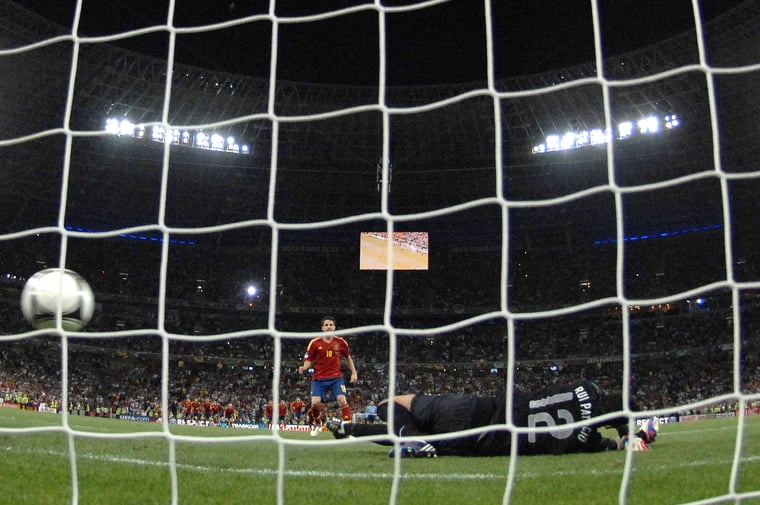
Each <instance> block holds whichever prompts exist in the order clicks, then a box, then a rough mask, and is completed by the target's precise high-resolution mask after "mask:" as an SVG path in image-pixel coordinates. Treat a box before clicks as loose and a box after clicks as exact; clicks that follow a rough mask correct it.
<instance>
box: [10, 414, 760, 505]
mask: <svg viewBox="0 0 760 505" xmlns="http://www.w3.org/2000/svg"><path fill="white" fill-rule="evenodd" d="M69 421H70V427H71V431H67V430H64V429H63V425H62V422H63V418H62V416H60V415H53V414H40V413H36V412H28V411H21V410H16V409H7V408H6V409H0V451H1V453H0V503H9V504H10V503H12V504H14V505H53V504H55V505H60V504H77V505H102V504H127V503H128V504H130V505H141V504H143V505H152V504H156V505H158V504H160V505H165V504H166V505H168V504H171V503H172V489H176V490H177V500H176V503H177V504H181V505H214V504H219V505H222V504H224V505H230V504H240V503H257V504H270V503H271V504H276V503H278V502H279V503H285V504H302V503H309V504H315V503H335V504H362V505H375V504H378V505H379V504H388V503H397V504H410V505H411V504H414V505H416V504H428V503H429V504H435V505H444V504H458V505H459V504H467V505H485V504H503V503H505V499H504V493H505V490H506V489H507V488H508V483H509V481H508V478H507V475H508V471H509V467H510V458H508V457H499V458H455V457H441V458H437V459H404V460H399V461H398V463H400V468H399V469H398V470H399V472H398V474H397V475H398V477H397V478H394V475H395V473H394V470H395V464H396V463H397V462H396V460H394V459H392V458H388V456H387V454H388V450H387V448H385V447H381V446H379V445H376V444H372V443H369V442H365V441H358V440H353V441H348V442H347V441H336V440H334V439H333V438H332V436H331V435H330V434H329V433H323V434H322V435H321V436H320V437H317V438H311V437H309V435H308V433H304V432H280V433H274V432H269V431H246V432H242V431H240V430H232V429H223V428H198V427H176V426H174V427H172V428H171V431H170V435H169V436H167V435H166V434H165V433H164V432H163V428H162V426H161V425H158V424H146V423H138V422H130V421H116V420H110V419H95V418H83V417H69ZM738 427H739V423H738V421H737V419H720V420H714V421H700V422H695V423H682V424H666V425H662V428H661V430H660V436H659V437H658V440H657V442H656V443H655V444H654V445H653V449H652V451H649V452H640V453H631V456H632V459H631V466H630V470H631V474H630V476H631V478H630V480H629V481H627V485H625V486H623V487H622V491H621V484H622V483H624V482H625V480H624V478H623V477H624V470H625V465H626V453H625V452H623V451H618V452H610V453H603V454H584V455H566V456H529V457H520V458H518V460H517V461H516V465H515V470H516V473H515V475H514V479H513V480H512V481H511V487H509V489H510V490H511V494H510V495H509V496H508V501H507V502H506V503H513V504H550V503H551V504H584V505H589V504H615V503H627V504H646V505H653V504H659V505H662V504H671V503H672V504H676V503H688V502H700V501H703V500H708V499H712V500H713V501H707V502H706V503H741V504H742V505H747V504H753V505H758V504H760V416H755V417H749V418H746V419H745V423H744V428H743V444H742V447H741V458H740V459H739V461H738V465H737V466H736V467H734V454H735V452H736V450H737V433H738V429H737V428H738ZM278 441H282V442H283V443H282V444H278V443H277V442H278ZM73 470H75V471H73ZM172 470H173V471H172ZM394 490H395V491H397V493H398V494H397V499H396V501H395V502H391V494H392V492H393V491H394ZM731 493H733V498H734V499H736V498H738V500H732V499H730V498H729V496H730V495H731ZM716 497H717V498H721V497H722V499H718V500H716Z"/></svg>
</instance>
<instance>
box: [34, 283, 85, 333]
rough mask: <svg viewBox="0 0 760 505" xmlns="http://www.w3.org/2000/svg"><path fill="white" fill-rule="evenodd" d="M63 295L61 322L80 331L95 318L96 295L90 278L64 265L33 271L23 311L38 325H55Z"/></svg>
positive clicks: (71, 328) (49, 326) (65, 326)
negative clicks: (64, 267)
mask: <svg viewBox="0 0 760 505" xmlns="http://www.w3.org/2000/svg"><path fill="white" fill-rule="evenodd" d="M59 298H60V310H61V326H62V328H63V329H64V330H66V331H79V330H81V329H82V328H84V327H85V326H86V325H87V323H89V322H90V319H92V314H93V312H94V311H95V295H93V293H92V288H90V285H89V284H87V281H86V280H84V278H83V277H82V276H81V275H79V274H78V273H76V272H74V271H73V270H66V269H62V268H46V269H45V270H40V271H39V272H37V273H36V274H34V275H32V276H31V277H30V278H29V280H28V281H26V285H25V286H24V289H23V290H22V291H21V312H23V313H24V318H25V319H26V320H27V321H28V322H29V324H31V325H32V326H34V327H35V328H37V329H45V328H55V327H56V314H57V313H58V303H59V302H58V300H59Z"/></svg>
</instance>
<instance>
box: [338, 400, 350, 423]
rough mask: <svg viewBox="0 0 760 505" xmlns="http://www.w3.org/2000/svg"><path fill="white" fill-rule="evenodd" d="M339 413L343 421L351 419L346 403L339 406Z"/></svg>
mask: <svg viewBox="0 0 760 505" xmlns="http://www.w3.org/2000/svg"><path fill="white" fill-rule="evenodd" d="M340 415H341V417H342V418H343V420H344V421H350V420H351V407H349V406H348V403H347V404H345V405H343V406H342V407H341V408H340Z"/></svg>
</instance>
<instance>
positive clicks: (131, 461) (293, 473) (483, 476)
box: [3, 447, 760, 481]
mask: <svg viewBox="0 0 760 505" xmlns="http://www.w3.org/2000/svg"><path fill="white" fill-rule="evenodd" d="M3 451H4V452H11V453H14V454H19V453H21V454H38V455H44V456H54V457H60V458H68V457H69V455H68V453H64V452H60V451H19V450H18V449H17V448H12V447H5V448H3ZM77 457H78V458H83V459H88V460H90V461H101V462H106V463H118V464H126V465H135V466H155V467H168V466H169V462H167V461H151V460H145V459H138V458H124V457H117V456H98V455H94V454H90V453H82V452H77ZM756 461H760V456H749V457H743V458H741V462H742V463H750V462H756ZM731 462H732V461H730V460H723V461H689V462H686V463H683V464H680V465H678V467H679V468H693V467H697V466H709V465H715V466H723V465H726V464H730V463H731ZM177 468H178V469H182V470H186V471H191V472H199V473H208V472H221V473H234V474H241V475H261V476H269V475H271V476H275V475H278V471H277V470H273V469H266V468H219V467H212V466H205V465H188V464H184V463H178V464H177ZM669 468H671V467H669V466H665V465H661V466H660V467H654V468H653V467H652V466H647V471H652V470H653V469H654V471H660V470H665V469H669ZM621 472H622V470H621V469H609V470H602V471H599V470H589V469H588V468H585V469H584V470H583V471H580V470H567V471H556V470H552V471H551V472H547V473H536V472H525V473H523V472H520V473H519V477H521V478H528V479H536V478H545V477H546V476H547V475H549V474H551V475H552V476H575V475H581V474H583V475H593V476H603V475H617V474H619V473H621ZM285 476H286V477H339V478H344V479H364V480H372V479H381V480H384V479H391V478H393V477H394V475H393V474H392V473H387V472H380V473H364V472H339V473H336V472H321V471H316V470H285ZM400 477H401V478H403V479H410V480H412V479H419V480H441V479H443V480H450V481H464V480H503V479H505V478H506V475H501V474H493V473H401V474H400Z"/></svg>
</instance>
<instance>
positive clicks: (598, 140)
mask: <svg viewBox="0 0 760 505" xmlns="http://www.w3.org/2000/svg"><path fill="white" fill-rule="evenodd" d="M589 137H590V140H591V145H592V146H595V145H598V144H604V143H605V142H607V137H608V135H606V134H605V133H604V130H602V129H601V128H596V129H594V130H591V133H590V134H589Z"/></svg>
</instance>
